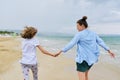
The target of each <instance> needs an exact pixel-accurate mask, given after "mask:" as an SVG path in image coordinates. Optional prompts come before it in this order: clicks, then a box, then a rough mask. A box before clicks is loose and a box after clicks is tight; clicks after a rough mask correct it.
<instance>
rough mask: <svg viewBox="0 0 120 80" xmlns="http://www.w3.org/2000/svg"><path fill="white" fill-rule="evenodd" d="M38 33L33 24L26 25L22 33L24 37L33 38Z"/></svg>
mask: <svg viewBox="0 0 120 80" xmlns="http://www.w3.org/2000/svg"><path fill="white" fill-rule="evenodd" d="M36 33H37V29H36V28H34V27H32V26H26V27H25V28H24V30H23V31H22V32H21V33H20V35H21V37H22V38H25V39H31V38H33V37H34V36H35V35H36Z"/></svg>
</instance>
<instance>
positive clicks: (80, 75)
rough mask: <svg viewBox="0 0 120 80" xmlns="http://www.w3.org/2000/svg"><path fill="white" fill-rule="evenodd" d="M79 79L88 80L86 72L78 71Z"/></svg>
mask: <svg viewBox="0 0 120 80" xmlns="http://www.w3.org/2000/svg"><path fill="white" fill-rule="evenodd" d="M78 77H79V80H86V76H85V72H79V71H78Z"/></svg>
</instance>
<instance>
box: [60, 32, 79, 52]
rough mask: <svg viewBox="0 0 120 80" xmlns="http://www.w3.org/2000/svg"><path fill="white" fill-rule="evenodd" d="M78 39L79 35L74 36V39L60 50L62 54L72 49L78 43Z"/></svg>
mask: <svg viewBox="0 0 120 80" xmlns="http://www.w3.org/2000/svg"><path fill="white" fill-rule="evenodd" d="M79 39H80V35H79V34H76V35H75V36H74V38H73V39H72V40H71V41H70V42H69V43H68V44H67V45H66V46H65V47H64V48H63V49H62V52H64V53H65V52H67V51H68V50H70V49H71V48H73V47H74V45H76V44H77V42H78V41H79Z"/></svg>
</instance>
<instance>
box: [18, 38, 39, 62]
mask: <svg viewBox="0 0 120 80" xmlns="http://www.w3.org/2000/svg"><path fill="white" fill-rule="evenodd" d="M37 45H39V41H38V40H37V39H35V38H32V39H24V40H23V41H22V59H21V60H20V63H22V64H37V57H36V46H37Z"/></svg>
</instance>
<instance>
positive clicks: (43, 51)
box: [37, 45, 55, 57]
mask: <svg viewBox="0 0 120 80" xmlns="http://www.w3.org/2000/svg"><path fill="white" fill-rule="evenodd" d="M37 47H38V49H39V50H40V51H41V52H42V53H43V54H46V55H49V56H53V57H55V55H54V54H51V53H49V52H48V51H46V50H45V49H44V48H43V47H42V46H40V45H38V46H37Z"/></svg>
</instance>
